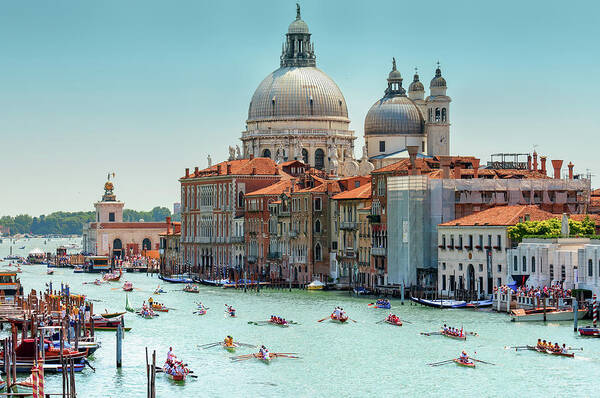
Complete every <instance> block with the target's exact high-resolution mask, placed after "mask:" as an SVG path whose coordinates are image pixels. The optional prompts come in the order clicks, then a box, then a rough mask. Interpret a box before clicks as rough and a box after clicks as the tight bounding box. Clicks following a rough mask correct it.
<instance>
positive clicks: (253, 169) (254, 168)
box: [251, 167, 256, 175]
mask: <svg viewBox="0 0 600 398" xmlns="http://www.w3.org/2000/svg"><path fill="white" fill-rule="evenodd" d="M251 174H252V175H256V167H253V168H252V173H251Z"/></svg>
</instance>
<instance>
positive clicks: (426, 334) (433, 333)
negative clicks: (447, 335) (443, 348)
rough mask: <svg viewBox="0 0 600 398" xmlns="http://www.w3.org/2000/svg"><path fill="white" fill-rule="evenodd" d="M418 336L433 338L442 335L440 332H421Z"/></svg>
mask: <svg viewBox="0 0 600 398" xmlns="http://www.w3.org/2000/svg"><path fill="white" fill-rule="evenodd" d="M420 334H422V335H424V336H433V335H436V334H442V332H421V333H420Z"/></svg>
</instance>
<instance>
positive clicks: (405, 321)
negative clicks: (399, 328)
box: [400, 319, 413, 325]
mask: <svg viewBox="0 0 600 398" xmlns="http://www.w3.org/2000/svg"><path fill="white" fill-rule="evenodd" d="M400 321H401V322H402V323H409V324H411V325H412V324H413V323H412V322H409V321H407V320H406V319H401V320H400Z"/></svg>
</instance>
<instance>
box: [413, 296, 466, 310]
mask: <svg viewBox="0 0 600 398" xmlns="http://www.w3.org/2000/svg"><path fill="white" fill-rule="evenodd" d="M410 299H411V300H412V301H414V302H415V303H419V304H422V305H425V306H427V307H434V308H463V307H466V306H467V302H466V301H458V300H425V299H420V298H415V297H411V298H410Z"/></svg>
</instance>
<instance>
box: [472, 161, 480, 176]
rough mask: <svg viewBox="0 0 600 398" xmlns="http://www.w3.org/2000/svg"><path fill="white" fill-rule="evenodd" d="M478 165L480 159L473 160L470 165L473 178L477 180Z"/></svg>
mask: <svg viewBox="0 0 600 398" xmlns="http://www.w3.org/2000/svg"><path fill="white" fill-rule="evenodd" d="M479 163H481V159H477V158H475V159H473V160H472V161H471V164H472V165H473V178H479Z"/></svg>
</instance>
